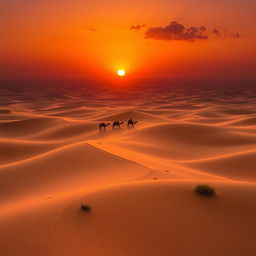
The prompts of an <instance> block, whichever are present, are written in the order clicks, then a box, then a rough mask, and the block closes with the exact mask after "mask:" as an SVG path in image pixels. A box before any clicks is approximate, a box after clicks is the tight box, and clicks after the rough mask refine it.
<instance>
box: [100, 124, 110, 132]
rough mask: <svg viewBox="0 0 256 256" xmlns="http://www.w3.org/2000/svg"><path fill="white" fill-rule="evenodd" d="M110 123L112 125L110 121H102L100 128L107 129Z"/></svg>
mask: <svg viewBox="0 0 256 256" xmlns="http://www.w3.org/2000/svg"><path fill="white" fill-rule="evenodd" d="M109 125H110V123H103V122H102V123H100V124H99V129H100V130H102V129H104V130H105V129H106V127H107V126H109Z"/></svg>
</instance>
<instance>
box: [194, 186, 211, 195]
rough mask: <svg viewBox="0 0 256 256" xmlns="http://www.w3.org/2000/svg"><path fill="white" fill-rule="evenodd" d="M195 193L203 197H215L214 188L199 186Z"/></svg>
mask: <svg viewBox="0 0 256 256" xmlns="http://www.w3.org/2000/svg"><path fill="white" fill-rule="evenodd" d="M195 191H196V193H198V194H199V195H202V196H213V195H214V193H215V190H214V188H211V187H209V186H208V185H197V186H196V189H195Z"/></svg>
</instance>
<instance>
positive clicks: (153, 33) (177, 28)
mask: <svg viewBox="0 0 256 256" xmlns="http://www.w3.org/2000/svg"><path fill="white" fill-rule="evenodd" d="M145 38H148V39H155V40H168V41H172V40H183V41H195V40H203V39H207V38H208V35H207V33H206V28H205V27H204V26H200V27H189V28H185V27H184V26H183V25H182V24H179V23H177V22H176V21H172V22H171V23H170V24H169V25H168V26H166V27H152V28H149V29H148V30H147V31H146V32H145Z"/></svg>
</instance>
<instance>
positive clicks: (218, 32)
mask: <svg viewBox="0 0 256 256" xmlns="http://www.w3.org/2000/svg"><path fill="white" fill-rule="evenodd" d="M212 34H214V35H215V36H218V37H224V38H234V39H238V38H241V35H240V34H239V33H236V32H232V31H228V29H226V28H222V27H218V28H214V29H213V30H212Z"/></svg>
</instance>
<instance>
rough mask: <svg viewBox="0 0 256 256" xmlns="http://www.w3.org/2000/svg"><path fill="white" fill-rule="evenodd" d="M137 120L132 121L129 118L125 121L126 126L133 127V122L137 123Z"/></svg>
mask: <svg viewBox="0 0 256 256" xmlns="http://www.w3.org/2000/svg"><path fill="white" fill-rule="evenodd" d="M137 123H138V121H133V120H132V119H131V118H130V119H129V120H128V121H127V127H134V125H135V124H137Z"/></svg>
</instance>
